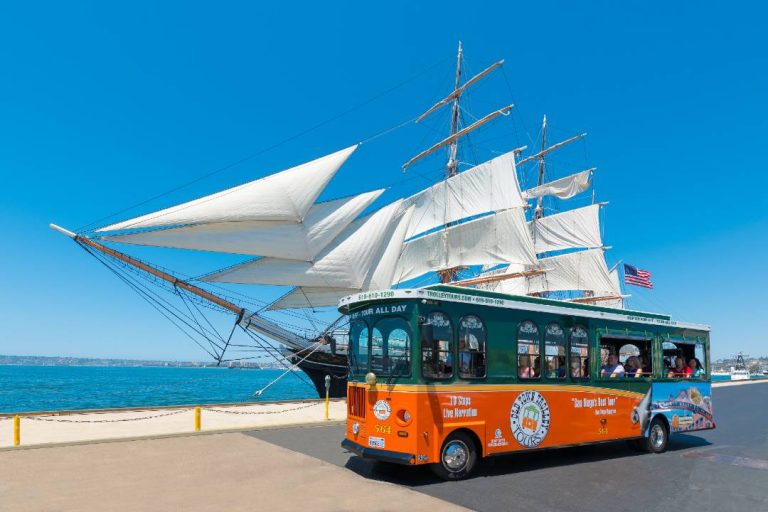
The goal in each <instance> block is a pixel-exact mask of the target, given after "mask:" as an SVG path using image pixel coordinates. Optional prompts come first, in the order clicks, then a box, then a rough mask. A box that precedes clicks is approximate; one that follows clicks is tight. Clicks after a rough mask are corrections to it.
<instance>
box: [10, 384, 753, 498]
mask: <svg viewBox="0 0 768 512" xmlns="http://www.w3.org/2000/svg"><path fill="white" fill-rule="evenodd" d="M729 384H730V385H718V386H716V387H715V390H714V391H713V403H714V407H715V421H716V423H717V429H715V430H711V431H703V432H694V433H691V434H677V435H673V436H672V440H671V443H670V448H669V451H668V452H666V453H664V454H661V455H651V454H640V453H638V452H635V451H633V450H631V449H629V448H628V447H627V445H626V444H625V443H623V442H616V443H607V444H602V445H595V446H583V447H576V448H566V449H559V450H547V451H533V452H528V453H520V454H513V455H508V456H502V457H496V458H492V459H487V460H485V461H483V464H482V465H481V466H480V468H479V470H478V474H477V476H475V477H474V478H471V479H469V480H466V481H462V482H442V481H439V480H437V479H436V478H435V477H434V476H432V474H431V473H430V472H429V470H428V468H425V467H415V468H412V467H404V466H393V465H388V464H379V463H374V462H371V461H366V460H363V459H359V458H358V457H355V456H353V455H351V454H350V453H347V452H345V451H344V450H343V449H341V447H340V446H339V442H340V440H341V439H342V437H343V432H344V425H343V423H341V422H339V421H330V422H327V421H325V420H323V419H322V416H323V413H324V411H323V407H322V405H319V406H317V407H316V408H315V406H313V405H310V406H307V407H306V408H305V409H296V410H293V411H287V410H286V411H283V413H284V414H286V415H287V414H289V413H293V414H296V415H297V416H295V417H292V418H293V419H299V418H300V417H302V415H306V416H304V417H305V418H306V419H309V421H311V423H306V422H305V423H303V424H301V425H296V424H293V425H292V426H291V425H287V424H285V423H282V426H277V425H278V424H280V423H281V422H284V421H285V420H284V419H283V420H277V419H269V420H266V419H265V420H263V421H264V422H265V424H262V425H261V426H258V427H248V426H247V425H246V422H247V421H251V422H258V421H262V420H254V419H250V420H245V419H240V418H239V416H245V415H236V414H227V413H218V414H221V415H226V416H227V418H229V417H230V416H232V417H238V419H237V420H235V421H242V422H243V423H242V424H241V426H240V427H232V425H231V423H227V422H228V421H232V420H226V421H225V420H220V421H222V422H223V423H221V424H220V425H219V426H222V427H224V428H240V430H242V431H241V432H227V433H211V432H210V431H208V432H206V418H207V417H213V411H208V412H207V413H206V411H205V410H203V412H202V428H203V431H202V432H201V433H200V434H195V433H193V432H192V430H193V428H194V415H193V411H192V409H191V408H187V409H186V410H185V411H184V412H180V413H178V414H176V415H170V416H167V417H161V418H156V420H158V421H159V420H162V421H167V422H170V421H171V420H170V418H174V419H173V421H174V422H175V421H180V424H179V425H180V428H184V429H185V430H184V433H182V434H180V435H170V434H159V435H156V436H154V438H144V439H136V440H119V441H116V440H110V441H108V442H107V441H105V439H106V438H103V437H102V438H101V439H102V441H101V442H95V443H87V444H85V443H79V444H76V445H60V446H50V445H47V446H46V445H34V446H29V445H27V446H26V447H25V445H24V442H25V438H24V433H23V431H22V446H21V447H20V448H3V449H0V511H6V510H8V511H15V510H25V511H37V510H40V511H42V510H60V511H68V510H131V511H135V510H179V509H184V510H187V511H207V510H211V511H213V510H215V511H217V512H218V511H221V510H227V511H230V510H235V511H237V510H255V509H266V510H298V509H311V510H313V511H324V510H354V511H356V512H358V511H359V510H361V509H362V510H371V511H378V510H397V511H402V510H441V511H442V510H466V509H471V510H483V511H496V510H505V511H506V510H511V509H518V508H519V509H527V508H531V509H534V510H541V511H548V510H570V511H582V510H584V511H593V510H601V509H603V508H606V507H608V504H610V507H609V508H611V510H618V511H632V512H636V511H637V510H638V509H640V510H643V509H647V508H648V509H658V510H675V512H687V511H691V512H706V511H713V512H722V511H726V510H734V511H735V510H767V509H768V488H766V486H765V482H766V479H768V429H767V428H766V425H768V383H766V382H762V383H748V382H745V383H729ZM230 407H232V408H234V409H237V408H236V406H230ZM248 407H252V406H248ZM261 407H264V406H261ZM269 407H285V408H288V407H289V404H282V405H279V406H276V405H270V406H269ZM171 410H172V409H171ZM332 410H334V411H335V412H334V414H335V415H336V416H335V419H337V420H338V419H339V418H341V417H343V414H344V412H345V409H344V403H343V402H341V401H336V402H334V404H333V407H332ZM160 411H162V409H160V410H157V412H160ZM166 411H167V412H170V410H166ZM104 414H106V415H107V416H104V418H119V417H120V415H125V414H135V415H138V414H143V415H148V414H149V412H148V411H134V412H132V413H128V412H110V413H104ZM81 416H84V417H86V418H87V417H88V416H93V415H81ZM252 416H254V417H259V418H262V417H263V418H266V417H268V416H281V414H261V415H252ZM178 417H183V418H184V419H183V421H181V420H179V419H176V418H178ZM318 417H319V418H320V419H319V420H318V419H317V418H318ZM166 418H167V419H166ZM27 421H34V420H27ZM208 421H209V423H208V424H207V425H208V426H209V427H211V426H212V425H211V423H210V422H211V421H213V420H211V419H210V418H209V420H208ZM217 421H219V420H217ZM269 422H275V423H273V424H271V425H267V424H266V423H269ZM0 423H1V424H2V426H0V428H2V429H3V430H2V435H4V436H5V438H4V441H5V439H10V438H11V435H10V434H11V433H10V431H9V430H8V429H9V425H10V423H11V422H10V421H3V422H0ZM120 423H128V424H130V423H131V422H120ZM137 423H139V424H141V423H143V422H137ZM147 424H148V425H149V423H147ZM50 425H53V426H55V427H56V428H59V427H60V425H59V424H56V423H51V424H50ZM92 425H109V424H108V423H103V424H92ZM170 425H171V424H170V423H169V424H168V425H167V427H168V428H170ZM81 426H83V425H75V426H74V427H70V428H71V429H72V432H75V431H76V430H77V428H79V427H81ZM30 428H31V427H30ZM108 428H118V427H108ZM119 428H126V427H125V426H121V427H119ZM131 428H134V429H135V428H136V427H131ZM145 433H146V432H145ZM112 434H115V432H112ZM68 435H72V436H74V435H75V434H74V433H70V434H68ZM83 435H85V434H83ZM133 437H135V436H133ZM42 439H44V438H43V437H42V434H41V437H38V440H42ZM49 440H50V438H49Z"/></svg>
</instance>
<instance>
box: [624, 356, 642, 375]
mask: <svg viewBox="0 0 768 512" xmlns="http://www.w3.org/2000/svg"><path fill="white" fill-rule="evenodd" d="M624 366H625V367H626V369H627V372H626V377H640V376H641V375H643V369H642V367H641V366H640V360H639V359H638V358H637V356H630V357H628V358H627V362H626V364H625V365H624Z"/></svg>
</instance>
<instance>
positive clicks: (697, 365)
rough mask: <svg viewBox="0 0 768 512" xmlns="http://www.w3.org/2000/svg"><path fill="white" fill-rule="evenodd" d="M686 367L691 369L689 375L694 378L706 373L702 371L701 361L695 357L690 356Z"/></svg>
mask: <svg viewBox="0 0 768 512" xmlns="http://www.w3.org/2000/svg"><path fill="white" fill-rule="evenodd" d="M688 368H690V369H691V374H690V376H691V377H693V378H694V379H700V378H702V377H704V374H705V373H706V372H705V371H704V368H702V366H701V361H699V360H698V359H696V358H695V357H694V358H692V359H691V360H690V361H688Z"/></svg>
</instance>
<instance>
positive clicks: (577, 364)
mask: <svg viewBox="0 0 768 512" xmlns="http://www.w3.org/2000/svg"><path fill="white" fill-rule="evenodd" d="M581 377H583V375H582V374H581V361H579V358H578V357H573V358H571V378H574V379H580V378H581Z"/></svg>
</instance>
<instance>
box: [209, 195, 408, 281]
mask: <svg viewBox="0 0 768 512" xmlns="http://www.w3.org/2000/svg"><path fill="white" fill-rule="evenodd" d="M402 202H403V201H402V200H398V201H396V202H394V203H392V204H390V205H388V206H385V207H384V208H382V209H381V210H378V211H376V212H374V213H371V214H369V215H367V216H366V217H363V218H362V219H358V220H356V221H355V222H353V223H352V224H351V225H350V226H349V227H348V228H347V229H346V230H344V232H342V233H341V234H340V235H339V236H338V237H337V238H336V240H334V241H333V242H332V243H331V244H330V245H328V247H326V248H325V249H323V251H321V253H320V254H319V255H318V256H317V258H316V259H315V260H314V261H313V262H308V261H301V260H296V259H281V258H260V259H258V260H255V261H250V262H247V263H243V264H241V265H237V266H235V267H231V268H228V269H224V270H222V271H219V272H216V273H214V274H210V275H208V276H206V277H204V278H203V280H204V281H211V282H222V283H244V284H272V285H284V286H310V287H334V288H360V287H362V286H363V284H364V282H365V280H366V277H368V275H369V274H370V271H371V268H372V267H373V266H374V264H375V263H376V262H377V261H378V259H379V257H380V255H381V250H383V248H382V244H383V243H384V242H386V241H387V240H389V238H391V236H392V232H393V231H394V229H395V228H396V226H397V225H398V223H399V222H398V221H399V220H400V217H401V216H402V215H403V214H404V213H405V212H404V211H403V209H402Z"/></svg>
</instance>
